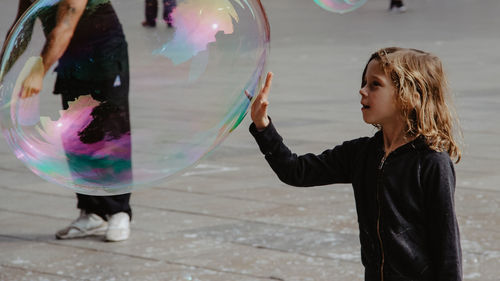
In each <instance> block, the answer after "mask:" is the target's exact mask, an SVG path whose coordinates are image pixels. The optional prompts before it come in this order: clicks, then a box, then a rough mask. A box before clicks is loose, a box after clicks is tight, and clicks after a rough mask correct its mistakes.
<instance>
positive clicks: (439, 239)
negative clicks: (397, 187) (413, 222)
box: [423, 152, 462, 281]
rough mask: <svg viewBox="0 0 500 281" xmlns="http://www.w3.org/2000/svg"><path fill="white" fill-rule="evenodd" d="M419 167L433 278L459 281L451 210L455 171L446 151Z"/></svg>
mask: <svg viewBox="0 0 500 281" xmlns="http://www.w3.org/2000/svg"><path fill="white" fill-rule="evenodd" d="M426 162H427V164H426V165H425V166H424V167H423V177H424V178H423V183H424V184H425V188H426V190H427V196H426V197H427V199H426V201H427V207H428V209H427V211H428V213H427V218H428V220H429V227H430V228H429V235H430V236H429V240H430V250H431V251H432V259H433V264H434V266H435V269H436V272H437V278H436V280H440V281H461V280H462V250H461V246H460V233H459V228H458V222H457V218H456V213H455V201H454V195H455V170H454V168H453V163H452V162H451V160H450V158H449V156H448V154H446V152H441V153H436V154H434V156H433V157H431V159H430V161H426Z"/></svg>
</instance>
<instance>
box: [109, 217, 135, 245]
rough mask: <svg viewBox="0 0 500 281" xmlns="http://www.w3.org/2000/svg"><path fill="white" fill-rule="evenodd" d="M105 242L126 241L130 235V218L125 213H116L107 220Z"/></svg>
mask: <svg viewBox="0 0 500 281" xmlns="http://www.w3.org/2000/svg"><path fill="white" fill-rule="evenodd" d="M108 224H109V226H108V231H107V232H106V241H110V242H117V241H123V240H127V239H128V237H129V235H130V216H129V215H128V214H127V213H125V212H120V213H116V214H114V215H112V216H110V217H109V219H108Z"/></svg>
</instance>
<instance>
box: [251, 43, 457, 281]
mask: <svg viewBox="0 0 500 281" xmlns="http://www.w3.org/2000/svg"><path fill="white" fill-rule="evenodd" d="M271 81H272V73H269V74H268V75H267V80H266V84H265V86H264V88H263V89H262V91H261V92H260V94H259V95H258V96H257V97H256V99H255V101H254V103H253V104H252V109H251V117H252V120H253V124H252V125H251V126H250V132H251V133H252V135H253V136H254V137H255V139H256V140H257V143H258V145H259V147H260V150H261V151H262V153H264V154H265V158H266V160H267V161H268V162H269V165H270V166H271V168H272V169H273V170H274V172H276V174H277V175H278V177H279V178H280V179H281V180H282V181H283V182H285V183H287V184H290V185H293V186H314V185H326V184H333V183H352V186H353V189H354V197H355V200H356V210H357V213H358V223H359V233H360V241H361V259H362V262H363V265H364V266H365V280H381V281H384V280H385V281H389V280H408V281H409V280H443V281H455V280H462V257H461V248H460V237H459V230H458V224H457V219H456V215H455V207H454V205H455V204H454V199H453V197H454V191H455V171H454V168H453V163H452V161H451V159H450V157H451V158H454V159H455V160H456V162H458V161H459V160H460V156H461V153H460V150H459V148H458V146H457V143H456V141H455V139H454V136H453V133H454V131H455V129H457V128H456V122H455V121H456V119H455V118H454V116H453V114H452V112H453V111H452V109H451V107H450V104H448V103H447V98H448V97H447V94H448V93H447V84H446V79H445V75H444V73H443V69H442V64H441V61H440V60H439V58H437V57H436V56H434V55H432V54H429V53H426V52H423V51H419V50H415V49H403V48H385V49H381V50H379V51H378V52H376V53H374V54H372V56H371V57H370V59H369V60H368V63H367V64H366V66H365V69H364V71H363V76H362V83H361V90H360V91H359V93H360V95H361V105H362V108H361V112H362V115H363V120H364V121H365V122H366V123H369V124H372V125H374V126H375V127H377V128H378V129H379V131H378V132H377V133H375V135H374V136H373V137H363V138H359V139H355V140H351V141H346V142H344V143H343V144H342V145H338V146H336V147H334V148H333V149H328V150H326V151H324V152H323V153H321V154H319V155H313V154H310V153H309V154H305V155H302V156H297V155H296V154H293V153H292V152H291V151H290V150H289V149H288V147H286V145H285V144H284V143H283V139H282V138H281V136H280V135H279V134H278V132H277V131H276V129H275V128H274V126H273V123H272V122H271V119H270V118H269V117H268V115H267V106H268V104H269V103H268V100H267V98H268V95H269V89H270V86H271Z"/></svg>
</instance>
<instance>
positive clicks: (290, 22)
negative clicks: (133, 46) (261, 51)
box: [0, 0, 500, 281]
mask: <svg viewBox="0 0 500 281" xmlns="http://www.w3.org/2000/svg"><path fill="white" fill-rule="evenodd" d="M207 1H209V0H207ZM16 2H17V1H15V0H0V34H5V32H6V30H7V28H8V26H9V25H10V23H11V21H12V20H13V18H14V15H15V12H16V9H17V4H16ZM388 2H389V1H388V0H369V1H368V3H367V4H366V5H365V6H363V7H361V8H360V9H359V10H357V11H355V12H353V13H350V14H345V15H337V14H332V13H329V12H326V11H324V10H322V9H321V8H319V7H318V6H316V5H315V4H314V1H313V0H263V4H264V6H265V8H266V9H267V12H268V16H269V20H270V23H271V37H272V41H271V42H272V43H271V54H270V57H269V60H268V62H269V64H268V69H269V70H272V71H273V72H274V73H275V74H276V76H275V81H274V85H273V88H272V92H271V96H270V98H271V105H270V111H271V116H272V117H273V120H274V122H275V124H276V126H277V127H278V129H279V130H280V132H281V133H282V135H283V136H284V137H285V139H286V142H287V144H288V145H289V146H290V147H291V148H292V150H294V151H295V152H297V153H305V152H318V153H319V152H321V151H322V150H323V149H326V148H330V147H332V146H333V145H336V144H339V143H341V142H342V141H343V140H347V139H352V138H356V137H359V136H365V135H372V134H373V133H374V130H373V129H372V128H371V127H370V126H368V125H366V124H364V123H363V122H362V119H361V113H360V104H359V95H358V94H357V91H358V89H359V84H360V81H359V80H360V75H361V71H362V68H363V66H364V63H365V61H366V60H367V59H368V56H369V54H370V53H371V52H373V51H374V50H376V49H377V48H379V47H384V46H392V45H397V46H403V47H414V48H421V49H424V50H428V51H431V52H433V53H435V54H437V55H438V56H440V57H441V58H442V60H443V61H444V64H445V67H446V69H447V71H448V74H449V80H450V85H451V88H452V89H453V91H454V93H455V94H456V105H457V107H458V112H459V115H460V118H461V122H462V126H463V131H464V142H465V149H464V156H463V160H462V162H460V163H459V164H458V165H456V172H457V190H456V198H455V199H456V209H457V213H458V219H459V223H460V227H461V238H462V248H463V254H464V277H465V280H484V281H490V280H491V281H493V280H498V278H499V276H500V267H499V266H500V263H499V260H500V227H499V225H500V214H499V213H498V210H499V205H500V187H499V182H500V173H499V169H500V156H499V152H500V145H499V139H500V123H499V122H498V112H499V107H500V96H499V94H500V84H499V82H500V79H499V74H500V52H499V51H498V50H499V49H500V36H499V32H498V30H499V28H500V17H498V14H499V11H500V2H499V1H498V0H434V1H431V0H420V1H417V0H413V1H407V4H408V12H407V13H404V14H390V13H388V12H387V10H386V9H387V6H388ZM126 20H127V21H136V22H137V24H139V23H140V21H141V20H142V11H137V18H127V19H126ZM129 40H131V39H129ZM132 40H133V39H132ZM249 124H250V123H249V118H248V117H247V118H246V119H245V120H244V122H243V123H242V124H241V125H240V127H239V128H238V129H237V130H236V131H235V132H233V133H232V134H231V135H230V136H229V138H228V139H227V140H226V141H225V142H224V143H223V144H222V145H221V146H220V147H218V149H216V150H215V151H214V152H213V153H212V154H211V155H210V156H208V157H207V158H205V159H203V160H202V161H201V162H200V163H199V165H198V166H197V167H195V168H193V169H191V170H189V171H186V172H187V173H186V174H185V175H184V176H181V177H177V178H175V179H172V180H171V181H168V182H166V183H164V184H161V185H157V186H155V187H153V188H149V189H144V190H139V191H137V192H134V194H133V195H132V206H133V210H134V219H133V222H132V234H131V237H130V239H129V240H128V241H125V242H121V243H105V242H103V241H102V237H94V238H88V239H81V240H72V241H58V240H55V238H54V233H55V231H56V230H57V229H59V228H61V227H63V226H65V225H66V224H67V223H69V222H70V221H71V220H73V219H74V218H75V217H76V216H77V210H76V209H75V205H76V199H75V196H74V194H73V192H72V191H70V190H67V189H64V188H62V187H59V186H55V185H53V184H50V183H47V182H45V181H44V180H42V179H40V178H38V177H37V176H35V175H34V174H32V173H31V172H30V171H28V169H27V168H25V167H24V165H23V164H22V163H21V162H20V161H19V160H17V159H16V158H15V157H14V155H13V153H12V152H11V151H10V149H9V148H8V146H7V143H6V142H5V140H4V139H3V138H2V139H1V140H0V280H2V281H3V280H217V281H222V280H230V281H243V280H245V281H246V280H248V281H250V280H287V281H291V280H362V276H363V268H362V265H361V262H360V254H359V239H358V230H357V222H356V213H355V208H354V199H353V194H352V191H351V188H350V186H348V185H338V186H326V187H319V188H309V189H299V188H293V187H288V186H286V185H284V184H282V183H280V182H279V180H278V179H277V178H276V177H275V176H274V174H273V173H272V171H271V170H270V168H269V167H268V165H267V163H266V162H265V160H264V159H263V157H262V156H261V154H260V152H259V151H258V149H257V146H256V144H255V142H254V140H253V139H252V137H251V136H250V134H249V133H248V130H247V128H248V125H249Z"/></svg>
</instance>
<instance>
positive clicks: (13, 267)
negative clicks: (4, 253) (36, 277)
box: [0, 263, 75, 280]
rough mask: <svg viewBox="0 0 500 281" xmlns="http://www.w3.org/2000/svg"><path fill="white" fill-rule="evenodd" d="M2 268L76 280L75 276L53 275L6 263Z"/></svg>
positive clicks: (0, 265)
mask: <svg viewBox="0 0 500 281" xmlns="http://www.w3.org/2000/svg"><path fill="white" fill-rule="evenodd" d="M2 266H3V267H6V268H11V269H17V270H22V271H30V272H33V273H37V274H44V275H49V276H54V277H55V276H57V277H62V278H69V279H70V280H71V279H74V278H75V277H74V276H70V275H63V274H57V273H52V272H46V271H42V270H37V269H35V268H26V267H22V266H13V265H9V264H4V263H2V264H0V267H2Z"/></svg>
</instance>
